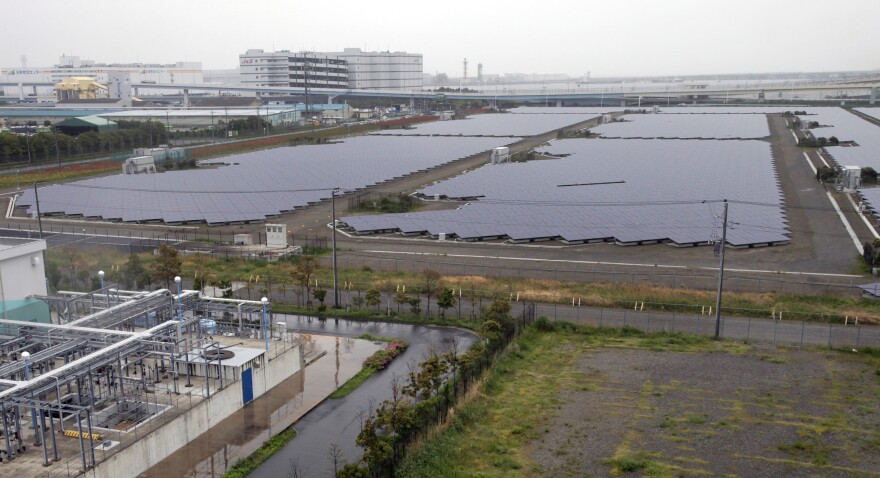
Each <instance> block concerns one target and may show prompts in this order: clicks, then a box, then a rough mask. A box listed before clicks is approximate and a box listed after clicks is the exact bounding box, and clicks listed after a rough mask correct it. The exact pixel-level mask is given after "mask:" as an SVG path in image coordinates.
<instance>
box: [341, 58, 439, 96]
mask: <svg viewBox="0 0 880 478" xmlns="http://www.w3.org/2000/svg"><path fill="white" fill-rule="evenodd" d="M326 55H330V56H335V57H336V58H339V59H342V60H345V61H346V62H348V87H349V88H352V89H359V90H420V89H422V76H423V75H422V73H423V71H422V70H423V68H422V54H421V53H406V52H402V51H395V52H391V51H362V50H361V49H360V48H346V49H344V50H343V51H341V52H338V53H326Z"/></svg>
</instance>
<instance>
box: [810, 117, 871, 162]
mask: <svg viewBox="0 0 880 478" xmlns="http://www.w3.org/2000/svg"><path fill="white" fill-rule="evenodd" d="M809 112H810V113H812V114H811V115H809V116H802V117H801V121H803V122H810V121H816V122H818V123H819V125H820V126H819V127H818V128H813V129H811V130H809V132H810V134H812V135H813V137H815V138H820V137H824V138H826V139H827V138H830V137H832V136H834V137H836V138H837V139H838V140H840V141H842V142H848V141H854V142H855V143H856V144H857V146H856V145H849V144H843V145H840V146H826V147H825V151H826V152H827V153H828V154H829V155H831V156H832V158H834V161H835V162H836V163H837V164H838V165H839V166H861V167H863V168H864V167H872V168H874V169H875V170H877V171H880V126H877V125H875V124H872V123H871V122H869V121H867V120H865V119H864V118H860V117H858V116H856V115H855V114H853V113H850V112H849V111H846V110H844V109H842V108H810V110H809Z"/></svg>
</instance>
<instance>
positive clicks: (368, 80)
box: [238, 48, 422, 90]
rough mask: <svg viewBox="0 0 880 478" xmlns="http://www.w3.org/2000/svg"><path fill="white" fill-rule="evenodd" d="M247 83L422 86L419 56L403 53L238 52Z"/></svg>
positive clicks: (264, 84) (419, 87) (332, 85)
mask: <svg viewBox="0 0 880 478" xmlns="http://www.w3.org/2000/svg"><path fill="white" fill-rule="evenodd" d="M238 58H239V66H240V78H241V83H242V84H243V85H246V86H281V87H306V86H308V87H310V88H350V89H371V90H372V89H394V90H417V89H421V88H422V55H421V54H419V53H405V52H365V51H362V50H361V49H360V48H346V49H345V50H343V51H341V52H290V51H288V50H281V51H277V52H265V51H263V50H259V49H252V50H248V51H247V52H246V53H243V54H241V55H239V57H238Z"/></svg>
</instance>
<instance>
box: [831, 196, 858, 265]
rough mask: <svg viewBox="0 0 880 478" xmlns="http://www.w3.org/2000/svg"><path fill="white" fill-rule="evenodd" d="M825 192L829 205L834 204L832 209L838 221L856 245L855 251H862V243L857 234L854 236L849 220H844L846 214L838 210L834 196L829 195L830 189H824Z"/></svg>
mask: <svg viewBox="0 0 880 478" xmlns="http://www.w3.org/2000/svg"><path fill="white" fill-rule="evenodd" d="M825 194H826V195H827V196H828V200H829V201H831V205H832V206H834V210H835V211H837V215H838V216H840V221H841V222H843V227H845V228H846V232H847V233H849V237H851V238H852V240H853V244H855V246H856V251H858V252H859V254H861V253H862V243H861V241H859V236H856V232H855V231H853V228H852V226H851V225H850V223H849V221H847V220H846V216H844V215H843V211H841V210H840V206H838V205H837V201H835V200H834V196H832V195H831V192H830V191H825Z"/></svg>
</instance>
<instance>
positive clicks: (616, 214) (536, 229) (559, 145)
mask: <svg viewBox="0 0 880 478" xmlns="http://www.w3.org/2000/svg"><path fill="white" fill-rule="evenodd" d="M543 152H544V153H550V154H554V155H557V156H559V155H566V156H565V157H561V158H559V159H549V160H534V161H529V162H526V163H508V164H495V165H486V166H484V167H482V168H479V169H476V170H474V171H471V172H469V173H467V174H464V175H461V176H458V177H455V178H452V179H449V180H446V181H442V182H439V183H437V184H434V185H432V186H429V187H426V188H424V189H422V190H421V191H419V192H420V193H421V194H424V195H425V196H428V197H432V196H434V195H440V196H441V197H445V198H452V199H470V198H479V199H476V200H471V201H470V202H469V203H468V204H466V205H464V206H462V207H459V208H458V209H455V210H447V211H430V212H415V213H404V214H382V215H366V216H349V217H344V218H342V221H343V222H344V223H345V224H346V225H347V226H349V227H351V228H352V229H353V230H354V231H355V232H357V233H362V234H363V233H371V232H380V231H389V230H399V231H406V232H409V233H417V232H421V231H425V230H432V231H434V232H432V234H437V233H440V232H445V233H446V234H447V236H449V237H457V238H460V239H464V240H477V239H491V238H497V237H501V238H508V239H510V240H512V241H517V242H519V241H534V240H545V239H557V240H563V241H566V242H572V243H578V242H593V241H607V240H614V241H616V242H619V243H624V244H630V243H644V242H666V241H669V242H672V243H675V244H680V245H692V244H700V243H706V242H708V241H710V240H713V239H715V238H717V236H720V214H721V205H720V204H718V203H714V202H711V201H716V200H720V199H725V198H726V199H729V200H731V201H737V200H739V201H748V202H749V204H741V203H736V204H733V205H731V207H730V212H729V218H730V219H729V220H730V223H731V227H730V228H729V230H728V242H729V243H730V244H732V245H735V246H751V245H763V244H777V243H783V242H787V241H788V240H789V238H788V228H787V225H786V217H785V212H784V210H783V196H782V192H781V190H780V188H779V185H778V182H777V178H776V171H775V168H774V165H773V158H772V155H771V151H770V146H769V144H768V143H766V142H762V141H717V140H705V141H664V140H612V139H607V140H598V139H568V140H557V141H553V142H552V143H550V146H549V147H547V148H544V150H543ZM572 183H582V184H593V185H585V186H580V187H559V185H560V184H572ZM595 183H606V184H595ZM707 200H708V201H710V202H708V203H704V202H703V201H707ZM425 223H429V224H432V226H431V227H428V226H425Z"/></svg>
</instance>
